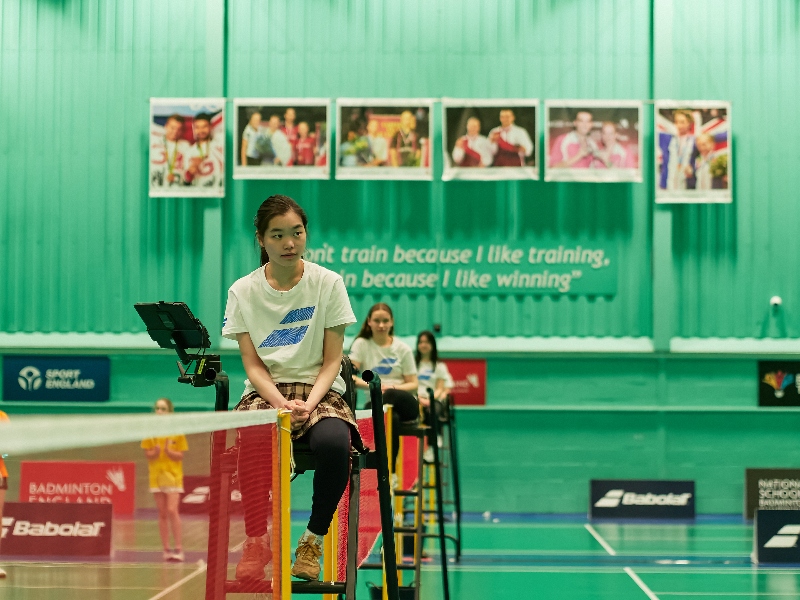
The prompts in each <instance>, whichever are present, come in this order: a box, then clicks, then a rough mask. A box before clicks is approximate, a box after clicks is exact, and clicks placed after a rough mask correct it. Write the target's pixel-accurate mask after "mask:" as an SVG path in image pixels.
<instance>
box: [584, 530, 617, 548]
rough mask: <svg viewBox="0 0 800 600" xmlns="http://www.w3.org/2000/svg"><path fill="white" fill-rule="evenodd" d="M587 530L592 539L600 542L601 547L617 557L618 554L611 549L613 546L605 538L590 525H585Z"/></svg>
mask: <svg viewBox="0 0 800 600" xmlns="http://www.w3.org/2000/svg"><path fill="white" fill-rule="evenodd" d="M583 526H584V527H585V528H586V531H588V532H589V533H591V534H592V537H593V538H594V539H596V540H597V541H598V542H600V545H601V546H602V547H603V548H605V549H606V552H608V553H609V554H610V555H611V556H616V555H617V552H616V551H615V550H614V549H613V548H612V547H611V545H610V544H609V543H608V542H607V541H605V540H604V539H603V537H602V536H601V535H600V534H599V533H597V531H595V528H594V527H592V526H591V525H589V523H584V525H583Z"/></svg>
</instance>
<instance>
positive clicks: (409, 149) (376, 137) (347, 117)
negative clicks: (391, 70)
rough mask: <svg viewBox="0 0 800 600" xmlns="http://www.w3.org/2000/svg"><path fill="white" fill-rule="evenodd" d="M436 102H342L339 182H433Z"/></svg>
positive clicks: (339, 111)
mask: <svg viewBox="0 0 800 600" xmlns="http://www.w3.org/2000/svg"><path fill="white" fill-rule="evenodd" d="M432 131H433V100H431V99H423V98H415V99H389V100H387V99H375V98H339V99H338V100H337V101H336V179H418V180H431V179H433V152H432V147H431V146H432V145H431V140H430V135H431V132H432Z"/></svg>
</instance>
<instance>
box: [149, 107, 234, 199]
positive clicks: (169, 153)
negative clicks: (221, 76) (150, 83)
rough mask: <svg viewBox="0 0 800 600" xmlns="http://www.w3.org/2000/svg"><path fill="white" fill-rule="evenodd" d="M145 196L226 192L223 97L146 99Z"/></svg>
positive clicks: (199, 195)
mask: <svg viewBox="0 0 800 600" xmlns="http://www.w3.org/2000/svg"><path fill="white" fill-rule="evenodd" d="M148 175H149V196H150V197H151V198H164V197H167V198H177V197H183V198H202V197H215V198H219V197H222V196H224V195H225V99H224V98H151V99H150V157H149V170H148Z"/></svg>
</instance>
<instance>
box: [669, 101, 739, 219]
mask: <svg viewBox="0 0 800 600" xmlns="http://www.w3.org/2000/svg"><path fill="white" fill-rule="evenodd" d="M655 111H656V136H655V141H656V152H655V157H656V202H659V203H662V202H663V203H669V202H672V203H729V202H731V201H732V199H733V197H732V195H731V182H732V181H733V179H732V176H731V167H732V160H731V146H730V131H731V106H730V103H728V102H716V101H714V102H709V101H692V102H676V101H672V100H670V101H659V102H656V105H655Z"/></svg>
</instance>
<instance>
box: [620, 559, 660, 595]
mask: <svg viewBox="0 0 800 600" xmlns="http://www.w3.org/2000/svg"><path fill="white" fill-rule="evenodd" d="M624 571H625V572H626V573H627V574H628V575H630V577H631V579H633V580H634V581H635V582H636V585H638V586H639V587H640V588H641V590H642V591H643V592H644V593H645V594H647V597H648V598H650V600H659V597H658V596H656V595H655V594H654V593H653V590H651V589H650V588H649V587H647V584H646V583H645V582H644V581H642V580H641V579H640V578H639V576H638V575H637V574H636V573H634V572H633V569H631V568H630V567H625V569H624Z"/></svg>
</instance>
